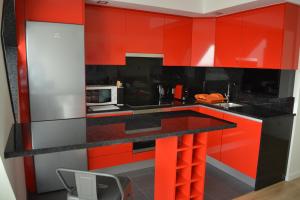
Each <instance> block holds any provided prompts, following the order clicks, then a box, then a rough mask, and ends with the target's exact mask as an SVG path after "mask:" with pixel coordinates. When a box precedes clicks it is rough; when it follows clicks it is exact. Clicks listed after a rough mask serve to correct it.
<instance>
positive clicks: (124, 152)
mask: <svg viewBox="0 0 300 200" xmlns="http://www.w3.org/2000/svg"><path fill="white" fill-rule="evenodd" d="M87 155H88V168H89V170H94V169H100V168H105V167H112V166H115V165H121V164H126V163H129V162H131V161H132V143H127V144H116V145H110V146H103V147H94V148H89V149H88V150H87Z"/></svg>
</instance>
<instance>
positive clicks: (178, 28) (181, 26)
mask: <svg viewBox="0 0 300 200" xmlns="http://www.w3.org/2000/svg"><path fill="white" fill-rule="evenodd" d="M192 25H193V20H192V18H188V17H179V16H171V15H166V17H165V28H164V47H163V49H164V65H165V66H190V65H191V44H192Z"/></svg>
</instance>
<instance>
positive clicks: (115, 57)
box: [85, 5, 126, 65]
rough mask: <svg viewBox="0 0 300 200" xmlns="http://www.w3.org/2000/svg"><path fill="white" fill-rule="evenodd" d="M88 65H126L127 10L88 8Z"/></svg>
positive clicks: (86, 11)
mask: <svg viewBox="0 0 300 200" xmlns="http://www.w3.org/2000/svg"><path fill="white" fill-rule="evenodd" d="M85 14H86V16H85V59H86V64H96V65H125V46H126V44H125V41H126V40H125V36H124V33H125V30H126V21H125V16H126V13H125V10H122V9H117V8H111V7H101V6H90V5H87V6H86V10H85Z"/></svg>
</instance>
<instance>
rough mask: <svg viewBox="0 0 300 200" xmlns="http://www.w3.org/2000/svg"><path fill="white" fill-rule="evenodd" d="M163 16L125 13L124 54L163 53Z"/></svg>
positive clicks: (147, 13)
mask: <svg viewBox="0 0 300 200" xmlns="http://www.w3.org/2000/svg"><path fill="white" fill-rule="evenodd" d="M163 34H164V15H162V14H155V13H149V12H141V11H133V10H127V11H126V52H131V53H163Z"/></svg>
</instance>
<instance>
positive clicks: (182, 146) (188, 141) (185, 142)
mask: <svg viewBox="0 0 300 200" xmlns="http://www.w3.org/2000/svg"><path fill="white" fill-rule="evenodd" d="M192 147H193V135H192V134H188V135H183V136H180V137H178V146H177V150H178V151H184V150H186V149H190V148H192Z"/></svg>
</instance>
